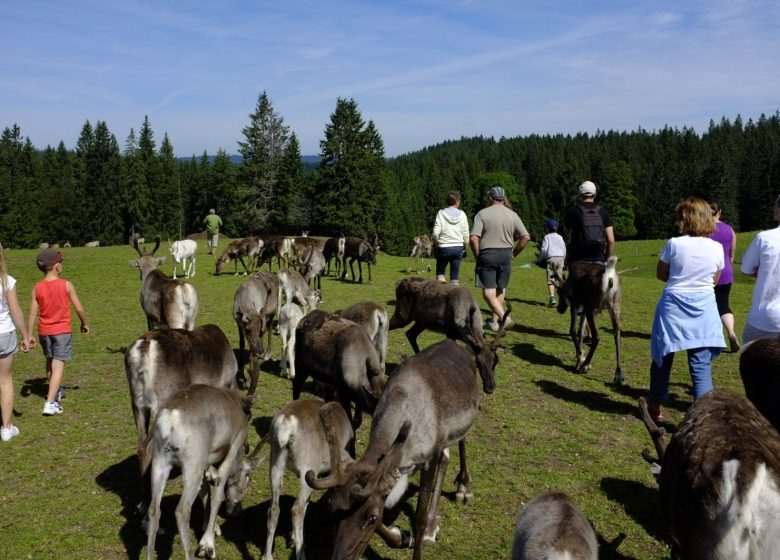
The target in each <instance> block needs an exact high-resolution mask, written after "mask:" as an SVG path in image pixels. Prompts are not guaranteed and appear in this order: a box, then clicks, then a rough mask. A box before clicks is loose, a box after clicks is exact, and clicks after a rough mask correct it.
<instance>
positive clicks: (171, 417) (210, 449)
mask: <svg viewBox="0 0 780 560" xmlns="http://www.w3.org/2000/svg"><path fill="white" fill-rule="evenodd" d="M251 402H252V398H251V397H246V398H244V399H242V398H241V397H240V396H239V395H238V393H237V392H235V391H234V390H232V389H221V388H217V387H210V386H208V385H192V386H190V387H187V388H186V389H183V390H182V391H180V392H179V393H176V394H175V395H174V396H173V397H171V399H170V400H168V401H167V402H166V403H165V405H163V407H162V408H161V409H160V411H159V413H158V414H157V417H156V418H155V419H154V425H153V426H152V429H151V431H150V434H149V438H148V439H147V441H146V447H147V449H148V453H147V456H148V457H149V459H150V461H151V471H152V501H151V504H150V505H149V512H148V513H149V534H148V537H147V543H146V544H147V558H148V559H149V560H152V558H153V557H154V544H155V539H156V537H157V529H158V527H159V525H160V504H161V501H162V496H163V492H164V491H165V482H166V481H167V480H168V477H169V476H170V473H171V470H172V468H173V466H174V465H178V466H180V467H181V469H182V479H183V481H184V482H183V487H182V493H181V499H180V500H179V505H178V506H177V507H176V524H177V525H178V528H179V535H180V536H181V544H182V548H184V557H185V558H186V559H187V560H194V559H195V556H194V555H193V554H192V550H191V548H190V513H191V511H192V504H193V502H194V501H195V498H196V497H197V496H198V495H200V496H201V498H202V499H203V503H204V506H205V505H206V503H207V502H208V501H210V502H211V507H210V508H208V516H207V517H206V519H205V523H204V532H203V536H202V537H201V539H200V542H199V543H198V549H197V551H196V552H195V554H196V555H197V556H206V557H207V558H214V557H215V556H216V550H215V540H216V538H215V535H216V522H217V511H218V510H219V506H220V505H222V502H223V501H225V502H226V503H225V505H226V508H225V509H226V512H227V514H228V515H231V516H233V515H237V514H238V513H239V512H240V511H241V500H242V499H243V497H244V493H245V492H246V489H247V485H248V484H249V473H250V472H251V470H252V469H253V468H254V467H255V466H256V465H257V463H258V462H259V459H257V458H256V456H255V455H254V454H253V455H251V456H244V448H245V447H246V445H247V420H248V419H249V416H250V413H249V408H250V406H251ZM204 473H206V475H205V480H204ZM212 487H213V496H210V499H209V495H210V494H211V493H212V490H211V489H212Z"/></svg>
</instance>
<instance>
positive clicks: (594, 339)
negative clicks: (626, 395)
mask: <svg viewBox="0 0 780 560" xmlns="http://www.w3.org/2000/svg"><path fill="white" fill-rule="evenodd" d="M616 263H617V257H616V256H614V255H613V256H611V257H610V258H609V259H608V260H607V263H606V264H601V263H592V262H587V261H577V262H575V263H573V264H572V265H571V266H570V267H569V277H568V278H567V279H566V280H564V279H563V278H560V279H559V280H560V281H561V282H562V284H563V285H562V286H561V288H560V290H559V291H558V295H559V296H560V300H559V301H558V313H561V314H563V313H566V308H567V307H568V308H569V309H571V321H570V323H569V335H570V336H571V339H572V341H573V342H574V350H575V352H576V354H577V365H576V366H575V371H576V372H577V373H585V372H587V371H588V370H589V369H590V361H591V359H593V354H595V353H596V348H597V347H598V345H599V331H598V328H597V327H596V314H597V313H598V312H599V311H601V309H603V308H606V309H608V310H609V317H610V319H611V320H612V330H613V331H614V333H615V376H614V377H613V379H612V383H616V384H618V385H623V384H624V383H625V379H624V377H623V370H622V368H621V367H620V304H621V299H622V290H621V289H620V278H619V277H618V274H617V272H616V271H615V264H616ZM579 307H582V316H581V317H580V324H579V329H578V328H577V327H576V321H577V309H578V308H579ZM585 321H587V322H588V328H590V336H591V344H590V350H589V351H588V355H587V356H585V351H584V350H583V349H582V341H583V333H584V329H585Z"/></svg>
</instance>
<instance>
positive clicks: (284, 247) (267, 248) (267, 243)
mask: <svg viewBox="0 0 780 560" xmlns="http://www.w3.org/2000/svg"><path fill="white" fill-rule="evenodd" d="M258 238H259V239H260V241H261V242H262V248H261V249H260V252H259V253H258V254H257V268H258V269H259V268H262V266H263V264H265V263H266V262H267V263H268V270H269V271H270V270H271V265H272V264H273V260H274V257H276V263H277V265H278V266H279V270H281V269H282V266H288V265H289V262H290V256H291V253H292V240H290V239H287V238H286V237H284V236H282V235H276V234H273V233H267V234H263V235H258Z"/></svg>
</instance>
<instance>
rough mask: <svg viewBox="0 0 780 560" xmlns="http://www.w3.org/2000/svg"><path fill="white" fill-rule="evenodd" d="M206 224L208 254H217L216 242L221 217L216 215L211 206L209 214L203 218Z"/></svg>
mask: <svg viewBox="0 0 780 560" xmlns="http://www.w3.org/2000/svg"><path fill="white" fill-rule="evenodd" d="M203 223H204V224H206V236H207V242H208V245H209V255H216V254H217V242H218V241H219V227H220V226H221V225H222V218H220V217H219V216H217V213H216V211H215V210H214V209H213V208H211V209H210V210H209V215H208V216H206V217H205V218H204V219H203Z"/></svg>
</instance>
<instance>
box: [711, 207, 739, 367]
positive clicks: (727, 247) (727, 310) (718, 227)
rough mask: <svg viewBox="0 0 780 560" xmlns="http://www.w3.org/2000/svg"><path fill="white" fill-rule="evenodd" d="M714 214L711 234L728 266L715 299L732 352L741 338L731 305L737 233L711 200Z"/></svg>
mask: <svg viewBox="0 0 780 560" xmlns="http://www.w3.org/2000/svg"><path fill="white" fill-rule="evenodd" d="M710 208H711V209H712V216H713V218H715V231H714V232H713V234H712V235H711V236H710V238H711V239H713V240H715V241H717V242H718V243H720V244H721V245H722V246H723V259H724V261H725V265H726V267H725V268H724V269H723V273H722V274H721V275H720V279H719V280H718V283H717V284H716V285H715V301H716V303H717V304H718V314H719V315H720V321H721V323H723V326H724V327H726V331H728V336H729V346H730V349H731V351H732V352H739V340H738V339H737V334H736V333H735V332H734V313H732V311H731V307H729V294H730V293H731V285H732V284H733V283H734V254H735V253H736V250H737V234H736V233H734V229H733V228H732V227H731V226H730V225H728V224H727V223H726V222H721V221H720V216H721V214H722V213H723V209H722V208H721V207H720V204H718V203H717V202H710Z"/></svg>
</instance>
